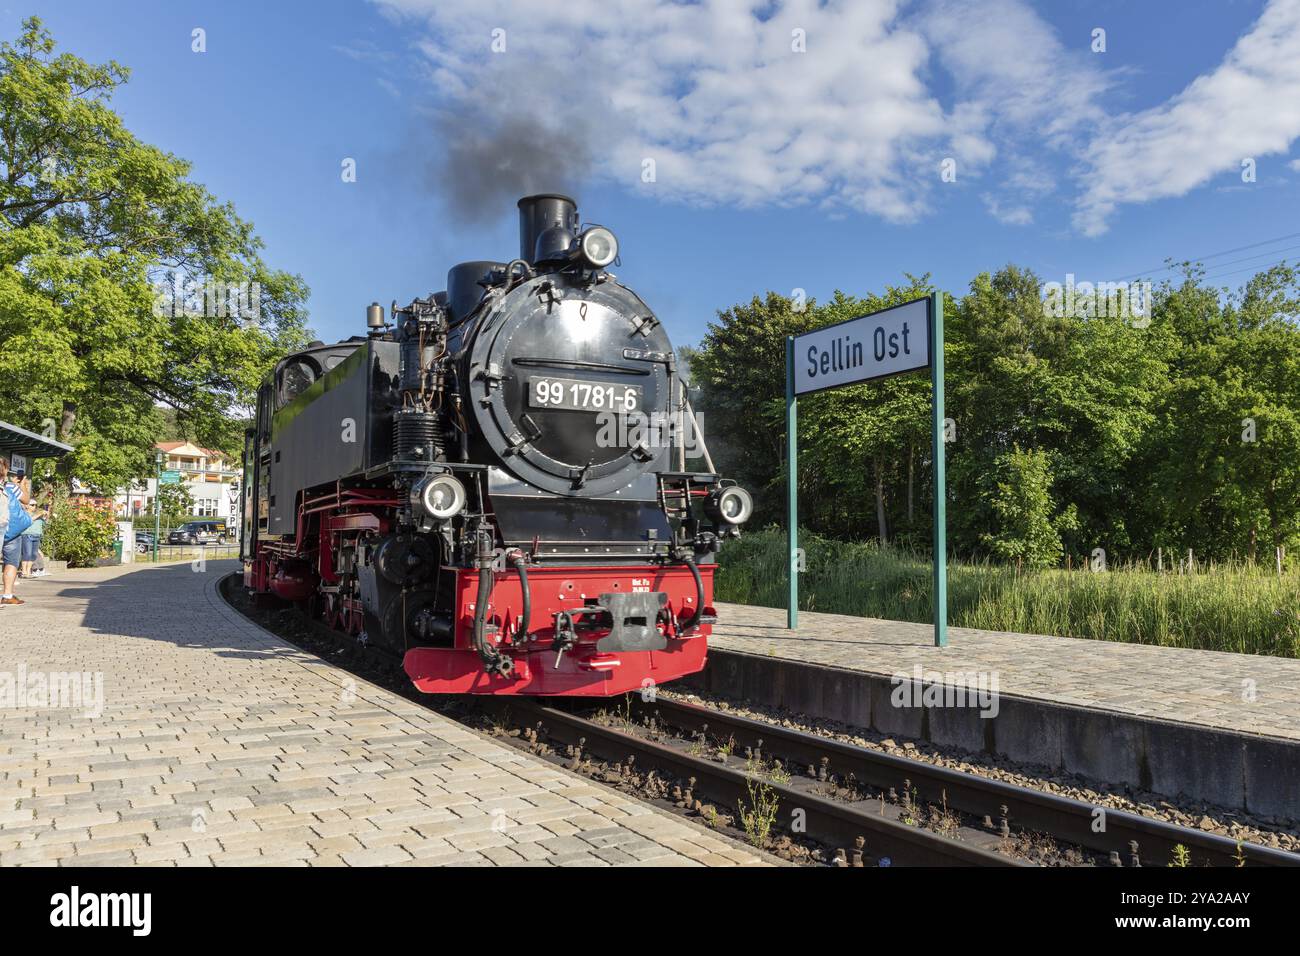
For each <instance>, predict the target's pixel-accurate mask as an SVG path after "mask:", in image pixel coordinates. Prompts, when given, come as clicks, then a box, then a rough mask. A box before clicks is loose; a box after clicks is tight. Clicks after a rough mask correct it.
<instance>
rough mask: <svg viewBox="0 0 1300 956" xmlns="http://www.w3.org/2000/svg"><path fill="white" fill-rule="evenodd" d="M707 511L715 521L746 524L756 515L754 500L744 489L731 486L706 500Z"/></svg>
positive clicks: (716, 492)
mask: <svg viewBox="0 0 1300 956" xmlns="http://www.w3.org/2000/svg"><path fill="white" fill-rule="evenodd" d="M705 510H706V511H707V512H708V515H709V517H710V518H712V519H713V520H714V521H719V522H722V523H724V524H744V523H745V522H746V521H748V520H749V516H750V515H752V514H753V513H754V499H753V498H752V497H750V494H749V492H748V491H746V490H745V489H744V488H739V487H737V486H736V485H731V486H730V487H728V488H721V489H719V490H717V491H715V492H714V493H713V494H711V495H709V497H708V498H707V499H705Z"/></svg>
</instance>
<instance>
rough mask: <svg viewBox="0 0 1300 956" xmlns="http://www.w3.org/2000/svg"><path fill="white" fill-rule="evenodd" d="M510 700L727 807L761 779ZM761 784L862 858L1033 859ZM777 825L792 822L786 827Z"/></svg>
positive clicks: (814, 834)
mask: <svg viewBox="0 0 1300 956" xmlns="http://www.w3.org/2000/svg"><path fill="white" fill-rule="evenodd" d="M506 706H507V707H508V709H509V714H510V717H511V718H512V719H517V718H519V717H523V716H526V717H527V718H528V719H529V720H531V721H533V722H534V723H535V724H539V725H540V727H541V733H543V734H544V735H545V736H546V737H548V738H550V739H551V740H554V741H558V742H560V743H563V744H568V745H571V746H575V747H577V746H579V745H581V748H582V752H583V753H584V754H585V755H595V756H598V757H601V758H603V759H605V760H608V761H615V762H620V763H621V762H622V761H623V760H625V759H626V758H627V757H629V756H633V757H635V758H636V766H637V767H638V769H641V770H649V769H654V770H657V771H659V772H660V773H661V774H664V775H672V776H675V777H678V778H680V779H682V780H686V779H689V778H691V777H693V778H695V785H694V791H695V793H696V795H698V796H703V797H704V798H705V799H707V800H716V801H718V802H719V803H722V804H726V805H729V806H739V805H741V804H743V803H747V802H748V801H750V800H751V799H752V797H751V794H750V786H751V784H752V783H753V782H754V781H755V780H758V779H761V778H758V777H756V776H754V775H751V774H749V773H747V772H745V771H744V770H741V769H738V768H736V767H730V766H725V765H723V764H720V763H718V762H716V761H714V760H709V759H706V758H703V757H696V756H693V755H691V754H687V753H683V752H682V751H680V750H675V749H673V748H671V747H667V746H664V745H663V744H660V743H656V742H655V741H652V740H647V739H646V738H644V737H639V736H636V735H634V734H629V733H624V732H623V731H621V730H617V729H615V728H613V727H609V726H607V725H605V724H601V723H597V722H595V721H593V720H590V719H588V718H585V717H582V716H579V715H577V714H573V713H569V712H567V711H564V710H558V709H556V708H554V707H550V706H546V705H544V704H539V703H537V702H535V701H534V700H531V699H515V700H513V701H510V702H509V703H508V704H507V705H506ZM764 783H765V784H766V786H767V787H770V788H771V789H770V793H771V794H772V795H774V796H775V797H776V798H777V800H778V801H779V804H778V807H779V814H788V813H789V812H790V811H793V810H795V809H798V810H802V811H803V821H804V824H805V830H804V831H803V832H804V835H806V836H808V837H810V838H812V839H814V840H816V841H818V842H819V843H822V844H825V845H826V846H828V847H831V848H843V849H844V850H845V852H846V855H847V854H852V852H853V850H854V849H855V848H856V844H857V840H858V838H861V839H862V840H863V846H862V848H861V849H862V853H863V854H864V855H865V856H867V857H869V858H875V859H880V858H881V857H888V858H889V860H890V864H891V865H897V866H1004V867H1005V866H1011V867H1014V866H1025V865H1028V864H1026V863H1025V862H1024V861H1021V860H1017V859H1015V858H1013V857H1010V856H1007V855H1004V854H1001V853H995V852H993V851H992V850H987V849H984V848H982V847H979V846H975V845H973V844H971V843H968V842H962V841H961V840H956V839H952V838H950V837H945V836H941V835H939V834H936V833H933V832H931V831H929V830H923V829H920V828H918V827H914V826H909V825H907V824H904V823H900V822H898V821H897V820H892V819H890V818H888V817H885V816H881V815H879V814H878V813H877V812H876V811H875V807H874V805H872V806H871V808H870V809H866V808H864V807H863V806H862V805H854V804H850V803H845V802H843V801H836V800H827V799H825V798H823V797H819V796H816V795H815V794H810V793H807V792H804V791H801V790H798V789H796V788H794V787H790V786H786V785H784V784H779V783H775V782H772V781H770V780H765V781H764ZM774 829H787V827H785V826H783V825H782V826H777V827H774Z"/></svg>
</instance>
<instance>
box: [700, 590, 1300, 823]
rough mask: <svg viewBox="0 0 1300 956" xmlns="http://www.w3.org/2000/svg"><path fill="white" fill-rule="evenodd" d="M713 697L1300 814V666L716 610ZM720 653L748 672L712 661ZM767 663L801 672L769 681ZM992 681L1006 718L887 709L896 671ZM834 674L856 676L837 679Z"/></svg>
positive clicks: (926, 677) (729, 607) (929, 678)
mask: <svg viewBox="0 0 1300 956" xmlns="http://www.w3.org/2000/svg"><path fill="white" fill-rule="evenodd" d="M718 618H719V622H720V623H719V624H718V625H716V626H715V627H714V631H713V637H712V639H711V649H712V653H711V661H712V665H711V670H713V671H715V672H716V673H714V674H713V680H714V689H716V690H719V691H721V692H724V693H733V694H737V695H741V696H745V697H747V698H749V699H753V700H756V701H760V700H761V701H762V702H765V703H771V704H775V705H778V706H786V707H789V708H791V709H794V710H804V711H805V712H808V713H814V714H816V715H818V716H824V717H832V718H833V719H838V720H843V721H845V722H847V723H852V724H856V725H859V726H865V727H873V728H876V729H879V730H883V731H885V732H888V733H899V734H904V735H908V736H913V737H917V738H920V739H926V740H932V741H934V742H936V743H946V744H957V745H961V746H963V747H965V748H967V749H970V750H975V751H981V750H982V751H988V752H993V753H998V754H1001V755H1004V756H1008V757H1011V758H1012V759H1017V760H1025V761H1028V762H1033V763H1043V764H1047V765H1048V766H1053V767H1060V768H1064V769H1067V770H1070V771H1072V772H1080V773H1084V774H1085V775H1092V776H1094V777H1095V778H1096V779H1099V780H1102V781H1111V782H1118V783H1127V784H1132V785H1134V786H1140V787H1143V788H1146V789H1154V790H1155V791H1156V792H1160V793H1170V794H1177V793H1179V792H1183V793H1191V794H1193V795H1197V796H1202V797H1204V798H1205V799H1208V800H1212V801H1213V802H1216V803H1222V804H1226V805H1228V806H1243V807H1247V808H1249V809H1253V810H1255V811H1257V812H1261V813H1275V814H1287V815H1290V816H1291V817H1292V818H1300V660H1288V659H1283V658H1276V657H1259V656H1251V655H1244V654H1231V653H1224V652H1220V651H1197V650H1183V649H1179V648H1169V647H1154V646H1146V645H1137V644H1120V643H1114V642H1107V641H1092V640H1083V639H1078V638H1064V637H1052V636H1045V635H1037V634H1010V633H1001V632H992V631H981V630H975V629H971V628H960V627H953V628H949V631H948V642H949V643H948V646H947V647H946V648H936V647H935V646H934V631H933V628H932V627H930V626H928V625H924V624H909V623H902V622H898V621H883V620H877V619H872V618H859V617H850V616H847V615H839V614H821V613H810V612H800V614H799V627H798V629H797V630H795V631H789V630H787V629H786V627H785V619H786V612H785V610H784V609H779V608H763V607H750V606H746V605H735V604H720V605H718ZM728 654H735V655H744V656H745V658H746V660H745V662H744V666H743V667H741V666H740V664H739V663H736V662H733V663H732V664H731V665H729V666H728V668H721V667H720V666H719V665H720V664H721V663H722V662H724V661H725V658H726V657H727V655H728ZM762 660H768V661H787V662H798V663H800V664H804V665H810V666H811V667H813V668H819V669H833V672H834V673H826V672H821V673H817V672H814V671H805V672H803V673H801V674H799V675H795V674H787V675H785V676H783V677H782V678H781V679H780V680H779V681H776V680H775V678H774V676H773V673H772V672H771V671H772V669H771V668H768V667H763V666H762V664H761V661H762ZM918 667H919V668H920V669H921V672H922V680H921V683H922V684H930V683H935V682H936V679H937V680H942V681H944V682H945V683H946V682H952V683H954V684H956V685H960V686H966V687H970V686H974V685H975V684H976V683H977V682H978V681H979V680H984V681H985V682H986V685H987V684H988V683H989V682H990V678H991V677H992V676H994V675H996V678H997V689H998V694H999V696H1000V698H1001V703H1000V712H999V713H997V714H996V715H995V716H994V717H980V716H979V715H978V714H976V713H975V711H974V709H972V708H970V707H965V708H960V709H957V708H953V707H938V708H933V707H929V708H922V707H913V706H903V707H900V706H897V705H896V699H895V697H894V692H895V690H896V689H897V688H898V686H899V681H898V680H897V679H896V678H897V677H898V676H900V675H905V676H906V677H908V678H914V675H915V674H916V668H918ZM844 675H850V676H853V675H860V678H861V679H859V680H849V681H846V680H845V676H844Z"/></svg>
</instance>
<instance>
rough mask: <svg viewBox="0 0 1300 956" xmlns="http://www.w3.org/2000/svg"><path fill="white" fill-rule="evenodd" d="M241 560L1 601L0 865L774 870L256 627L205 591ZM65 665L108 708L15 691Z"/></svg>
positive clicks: (33, 584) (38, 587) (41, 589)
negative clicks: (7, 603)
mask: <svg viewBox="0 0 1300 956" xmlns="http://www.w3.org/2000/svg"><path fill="white" fill-rule="evenodd" d="M236 566H237V565H236V564H235V562H231V561H219V562H211V563H209V564H208V566H207V569H206V571H205V572H203V573H195V572H194V571H192V570H191V567H190V565H189V564H188V563H181V564H178V565H171V566H166V565H163V566H156V567H148V566H145V567H139V566H137V567H136V568H134V569H132V568H129V567H127V568H101V569H94V570H85V571H62V572H57V573H55V574H52V575H51V576H50V577H48V578H44V579H38V580H34V581H21V582H20V589H19V590H20V594H21V596H23V597H25V598H26V599H27V601H28V603H27V604H26V605H24V606H23V607H18V608H13V607H10V608H3V609H0V865H14V864H45V865H49V864H54V863H64V864H75V865H90V864H102V865H129V864H161V865H177V866H195V865H198V866H206V865H213V864H219V865H220V864H224V865H242V864H251V865H256V864H281V865H285V864H288V865H297V866H302V865H312V866H364V865H387V864H398V865H438V864H453V865H462V866H465V865H468V866H529V865H559V866H610V865H636V864H645V865H655V866H678V865H686V866H698V865H706V866H713V865H717V866H735V865H749V864H758V863H763V862H766V861H765V859H762V858H760V857H758V856H757V855H756V854H754V853H753V852H751V851H750V850H748V849H747V848H745V847H744V846H742V845H741V844H739V843H735V842H732V841H730V840H727V839H724V838H720V837H719V836H718V835H716V834H713V833H711V832H709V831H707V830H705V829H704V828H703V827H697V826H695V825H694V824H693V823H690V822H687V821H684V820H682V819H680V818H679V817H675V816H673V815H672V814H668V813H665V812H663V811H660V810H658V809H656V808H653V807H650V806H648V805H646V804H643V803H640V802H639V801H636V800H634V799H632V798H630V797H628V796H625V795H623V794H620V793H617V792H615V791H611V790H606V789H604V788H602V787H600V786H597V785H596V784H594V783H591V782H589V781H586V780H584V779H583V778H581V777H578V776H575V775H573V774H570V773H568V772H566V771H564V770H561V769H558V768H556V767H553V766H551V765H550V764H546V763H544V762H542V761H540V760H537V759H535V758H533V757H531V756H529V755H527V754H521V753H519V752H518V751H516V750H514V749H512V748H509V747H507V746H505V745H503V744H500V743H498V742H496V741H493V740H491V739H488V738H486V737H483V736H480V735H478V734H476V733H474V732H472V731H470V730H467V729H465V728H464V727H462V726H460V725H458V724H456V723H454V722H452V721H449V720H446V719H444V718H442V717H440V716H438V715H437V714H433V713H431V712H429V711H427V710H425V709H423V708H421V707H420V706H418V705H417V704H414V703H412V702H410V701H407V700H404V699H403V698H401V697H399V696H397V695H395V694H392V693H390V692H388V691H385V690H383V689H380V688H378V687H375V686H373V685H371V684H368V683H365V682H361V681H357V680H355V679H354V678H352V677H351V676H350V675H349V674H347V673H345V672H343V671H340V670H338V669H337V668H334V667H332V666H330V665H329V664H326V663H323V662H321V661H319V660H318V659H317V658H315V657H313V656H311V655H309V654H306V653H304V652H302V651H300V650H298V649H297V648H295V647H292V646H291V645H288V644H286V643H284V642H282V641H280V640H279V639H277V638H275V637H273V636H271V635H269V634H267V633H266V632H265V631H263V630H261V629H260V628H257V627H255V626H254V625H252V624H251V623H249V622H248V621H246V620H245V619H243V618H242V617H240V616H239V615H238V614H237V613H236V612H234V611H233V610H231V609H230V608H229V607H227V606H226V605H225V604H224V602H222V601H221V599H220V597H219V596H218V595H217V594H216V591H215V583H216V581H217V579H218V578H220V577H221V576H222V575H224V574H225V573H226V572H228V571H230V570H233V569H234V568H235V567H236ZM69 671H77V672H86V673H89V674H91V675H93V674H102V681H103V683H102V691H103V693H102V701H103V707H102V713H100V714H98V715H96V713H95V711H96V710H98V708H97V707H96V706H95V704H94V697H95V695H94V693H93V688H94V684H93V680H92V683H91V684H90V685H89V688H90V690H91V691H92V692H91V693H89V694H86V695H85V696H84V697H83V698H82V699H80V700H79V702H78V706H76V707H68V706H63V707H50V706H48V705H44V704H43V703H42V701H41V700H40V699H39V698H33V697H31V696H28V697H27V698H26V699H22V697H21V693H22V692H27V693H29V694H30V692H32V691H35V690H38V689H39V685H38V684H36V683H33V680H34V679H45V678H47V677H50V675H52V674H53V673H54V672H69ZM50 679H51V680H52V678H50ZM15 681H17V683H18V684H21V685H22V691H21V692H20V691H16V690H15ZM79 686H81V685H79ZM6 693H8V694H10V695H11V698H10V699H8V700H6V699H5V694H6ZM14 695H16V697H15V696H14ZM67 702H68V700H67V698H66V697H65V699H64V701H63V703H67Z"/></svg>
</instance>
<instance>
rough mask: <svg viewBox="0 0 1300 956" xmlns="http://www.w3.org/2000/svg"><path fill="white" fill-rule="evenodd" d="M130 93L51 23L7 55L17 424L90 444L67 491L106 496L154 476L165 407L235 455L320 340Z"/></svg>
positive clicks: (2, 63)
mask: <svg viewBox="0 0 1300 956" xmlns="http://www.w3.org/2000/svg"><path fill="white" fill-rule="evenodd" d="M127 77H128V72H127V70H126V69H125V68H124V67H122V66H120V65H119V64H117V63H113V62H110V63H107V64H104V65H92V64H89V63H87V62H85V61H84V60H82V59H80V58H78V57H76V56H74V55H72V54H70V53H58V54H56V53H55V43H54V40H53V38H52V37H51V36H50V34H49V33H48V32H47V31H46V30H45V29H44V28H43V27H42V25H41V22H40V20H39V19H37V18H34V17H33V18H30V19H28V20H26V21H25V22H24V25H23V32H22V35H21V37H20V38H19V39H18V41H17V42H16V43H13V44H10V43H4V44H0V340H4V341H5V342H6V348H5V349H4V350H3V353H0V408H3V409H4V411H5V415H6V417H7V418H9V419H10V420H13V421H17V422H19V423H22V424H25V425H28V426H29V427H33V428H35V429H37V430H42V431H45V432H46V433H47V434H53V435H56V436H57V437H59V438H60V439H62V440H64V441H70V442H72V443H73V444H74V445H75V446H76V451H75V452H74V453H73V454H71V455H68V456H66V457H65V458H64V459H63V460H62V462H61V463H60V464H59V473H60V475H61V477H62V479H63V480H64V482H65V484H66V483H67V482H68V481H69V480H70V478H71V477H72V476H73V475H75V476H77V477H79V478H80V479H81V480H82V481H84V482H86V483H87V484H88V485H90V486H92V487H94V488H96V489H99V490H108V489H111V488H113V487H116V486H118V485H120V484H122V483H124V482H125V481H126V480H127V479H129V478H130V477H132V476H134V475H138V474H141V473H143V472H144V471H146V470H147V468H148V462H149V458H150V456H151V454H152V444H153V442H154V441H155V440H156V434H157V432H158V430H159V427H160V423H159V415H158V411H157V409H158V408H159V407H160V406H164V407H170V408H171V409H173V410H174V411H175V414H176V421H177V424H178V425H179V426H180V427H181V428H182V429H184V430H185V431H186V432H187V433H188V434H189V435H190V436H191V437H193V438H194V439H195V440H197V441H200V442H202V443H203V444H205V445H208V446H210V447H216V448H221V449H224V450H227V451H233V450H235V449H236V448H237V447H238V444H239V442H238V432H239V424H238V420H239V419H240V418H243V417H246V412H245V410H246V409H247V408H248V407H249V405H250V404H251V398H252V396H253V394H254V393H255V390H256V387H257V384H258V382H259V381H260V379H261V377H262V376H263V375H264V374H265V372H266V371H267V370H268V369H269V368H270V367H271V366H272V364H273V363H274V361H275V360H276V359H277V358H278V357H279V356H281V355H282V354H284V352H286V351H289V350H292V349H294V348H296V347H299V346H300V345H301V344H302V343H303V342H304V341H305V339H306V334H305V330H304V328H303V321H304V312H303V308H302V302H303V301H304V299H305V297H306V294H307V290H306V287H305V286H304V284H303V282H302V280H301V279H300V278H298V277H297V276H291V275H288V274H286V273H284V272H279V271H275V270H272V269H270V268H268V267H267V266H266V265H265V263H263V261H262V259H261V257H260V250H261V248H262V243H261V241H260V240H259V239H258V238H257V236H256V235H255V234H254V232H253V228H252V226H251V224H249V223H247V222H245V221H244V220H242V219H240V218H239V217H238V216H237V215H236V214H235V211H234V209H233V208H232V207H231V206H230V205H229V204H223V203H219V202H218V201H217V200H216V199H215V198H214V197H213V196H212V195H211V194H210V193H209V192H208V191H207V190H206V189H204V187H203V186H201V185H199V184H197V183H194V182H191V181H190V180H189V178H188V177H189V172H190V166H189V164H188V163H186V162H185V161H184V160H181V159H178V158H177V157H175V156H172V155H170V154H168V153H165V152H163V151H162V150H159V149H157V148H155V147H153V146H150V145H148V144H146V143H143V142H141V141H140V140H138V139H137V138H136V137H135V136H134V135H132V134H131V133H130V131H128V130H127V129H126V128H125V126H124V125H123V124H122V121H121V119H120V117H119V116H118V115H117V114H116V113H114V112H113V111H112V110H111V109H110V107H109V105H108V104H109V100H110V99H111V97H112V94H113V93H114V91H115V90H116V89H117V88H118V87H119V86H121V85H122V84H123V83H125V82H126V80H127ZM178 291H179V292H180V293H181V294H180V295H177V294H176V293H177V292H178ZM232 306H233V308H232Z"/></svg>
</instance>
